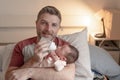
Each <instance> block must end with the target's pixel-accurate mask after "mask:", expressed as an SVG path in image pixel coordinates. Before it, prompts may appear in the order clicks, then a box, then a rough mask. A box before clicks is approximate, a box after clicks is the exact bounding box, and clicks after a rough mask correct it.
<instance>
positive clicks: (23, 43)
mask: <svg viewBox="0 0 120 80" xmlns="http://www.w3.org/2000/svg"><path fill="white" fill-rule="evenodd" d="M36 42H37V37H36V36H35V37H31V38H27V39H24V40H21V41H19V42H18V43H17V44H16V46H19V47H24V46H26V45H30V44H33V43H36Z"/></svg>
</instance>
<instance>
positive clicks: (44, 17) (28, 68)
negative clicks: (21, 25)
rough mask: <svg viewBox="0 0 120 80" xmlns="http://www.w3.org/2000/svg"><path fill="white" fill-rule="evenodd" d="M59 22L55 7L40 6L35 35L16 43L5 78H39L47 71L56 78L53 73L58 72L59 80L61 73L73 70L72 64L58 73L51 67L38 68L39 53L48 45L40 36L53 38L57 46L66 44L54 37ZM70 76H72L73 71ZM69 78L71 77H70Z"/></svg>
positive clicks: (63, 79) (16, 79)
mask: <svg viewBox="0 0 120 80" xmlns="http://www.w3.org/2000/svg"><path fill="white" fill-rule="evenodd" d="M60 23H61V14H60V12H59V11H58V10H57V9H56V8H55V7H53V6H46V7H44V8H42V10H41V11H40V12H39V14H38V17H37V20H36V31H37V37H33V38H29V39H26V40H23V41H21V42H19V43H17V44H16V46H15V48H14V50H13V54H12V58H11V62H10V65H9V67H8V70H7V72H6V76H5V79H6V80H27V79H32V80H40V79H41V76H42V75H45V74H47V73H49V72H50V74H49V75H50V76H51V78H52V77H53V78H54V79H55V80H57V79H56V78H55V75H56V76H58V75H59V74H60V75H59V76H60V78H61V79H59V80H65V77H63V76H65V74H63V73H64V72H68V71H70V70H74V67H75V66H74V65H73V64H72V65H68V66H67V67H68V68H67V69H66V68H65V69H64V70H63V71H61V72H59V73H56V72H55V71H54V70H53V69H47V70H46V72H45V69H42V68H39V65H40V62H41V60H40V55H41V53H43V52H45V51H47V50H48V46H49V44H48V43H47V42H45V41H40V38H41V37H46V38H49V39H51V40H52V39H54V40H53V41H54V42H55V44H56V45H57V46H61V45H64V44H67V42H65V41H63V40H61V39H59V38H57V37H56V35H57V32H58V30H59V28H60ZM48 70H50V71H48ZM43 72H44V73H43ZM73 72H74V71H73ZM69 75H70V74H69ZM70 76H74V73H72V74H71V75H70ZM69 78H70V79H71V77H69ZM70 79H67V80H70ZM51 80H52V79H51Z"/></svg>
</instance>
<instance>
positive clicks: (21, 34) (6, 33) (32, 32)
mask: <svg viewBox="0 0 120 80" xmlns="http://www.w3.org/2000/svg"><path fill="white" fill-rule="evenodd" d="M84 27H85V26H62V27H61V29H60V30H59V32H58V35H63V34H70V33H74V32H78V31H81V30H82V29H83V28H84ZM33 36H36V29H35V27H0V45H4V44H8V43H15V42H18V41H20V40H23V39H26V38H29V37H33Z"/></svg>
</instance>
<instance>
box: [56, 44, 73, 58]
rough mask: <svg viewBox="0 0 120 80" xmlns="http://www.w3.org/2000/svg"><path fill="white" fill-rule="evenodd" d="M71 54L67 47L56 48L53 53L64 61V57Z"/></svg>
mask: <svg viewBox="0 0 120 80" xmlns="http://www.w3.org/2000/svg"><path fill="white" fill-rule="evenodd" d="M70 52H71V49H70V47H69V46H68V45H63V46H62V47H58V48H57V49H56V50H55V53H56V54H57V55H58V57H59V58H60V59H61V60H66V57H65V55H67V54H68V53H70Z"/></svg>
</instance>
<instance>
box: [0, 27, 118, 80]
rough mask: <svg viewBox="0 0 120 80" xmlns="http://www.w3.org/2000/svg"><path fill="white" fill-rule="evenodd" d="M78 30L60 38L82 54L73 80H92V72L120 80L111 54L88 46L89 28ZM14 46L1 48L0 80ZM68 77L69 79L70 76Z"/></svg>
mask: <svg viewBox="0 0 120 80" xmlns="http://www.w3.org/2000/svg"><path fill="white" fill-rule="evenodd" d="M76 30H77V31H76V32H73V33H71V34H64V35H59V36H58V37H60V38H62V39H64V40H66V41H68V42H70V43H71V44H72V45H74V46H75V47H76V48H77V49H78V51H79V52H80V56H79V58H78V60H77V61H76V62H75V78H71V80H92V78H93V77H94V75H95V73H94V72H93V71H92V70H95V71H97V72H99V73H100V74H103V75H106V76H107V77H108V78H109V80H120V66H119V65H118V64H117V63H116V62H115V61H114V60H113V58H112V57H111V56H110V55H109V53H108V52H107V51H105V50H103V49H102V48H99V47H97V46H92V45H90V44H88V41H87V28H85V27H84V28H81V29H80V30H78V29H76ZM65 32H66V31H65ZM59 33H62V32H59ZM67 33H68V32H67ZM14 46H15V43H14V44H7V45H4V46H0V80H4V74H5V71H6V69H7V67H8V64H9V61H10V58H11V53H12V50H13V48H14ZM65 74H66V73H65ZM67 76H68V77H69V75H67ZM42 80H43V79H42ZM47 80H48V79H47Z"/></svg>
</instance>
